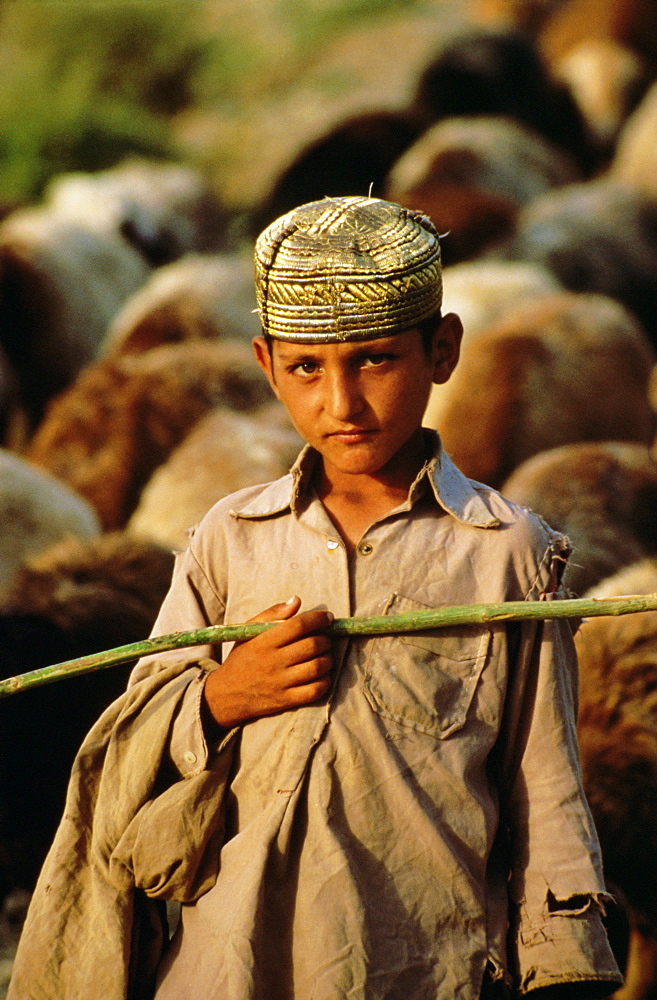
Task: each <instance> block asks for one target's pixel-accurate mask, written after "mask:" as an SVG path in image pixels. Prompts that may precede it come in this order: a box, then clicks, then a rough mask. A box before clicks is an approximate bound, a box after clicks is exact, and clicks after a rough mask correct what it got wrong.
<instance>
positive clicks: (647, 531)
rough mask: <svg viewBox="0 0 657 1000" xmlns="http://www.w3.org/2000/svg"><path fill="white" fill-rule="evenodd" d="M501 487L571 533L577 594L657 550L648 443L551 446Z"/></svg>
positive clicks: (655, 485) (570, 582) (656, 493)
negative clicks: (646, 444) (645, 444)
mask: <svg viewBox="0 0 657 1000" xmlns="http://www.w3.org/2000/svg"><path fill="white" fill-rule="evenodd" d="M555 484H558V485H555ZM501 489H502V493H503V494H504V496H506V497H508V498H509V499H510V500H514V501H516V502H517V503H520V504H522V505H523V506H525V507H530V508H531V509H532V510H534V511H536V513H538V514H540V515H541V516H542V517H543V518H545V520H546V521H548V522H549V523H550V524H551V525H552V526H553V527H555V528H558V529H559V530H561V531H564V532H565V533H566V534H567V535H568V536H569V538H570V540H571V543H572V545H573V556H572V558H571V560H570V562H569V564H568V567H567V569H566V572H565V575H564V581H565V583H566V585H567V586H568V587H570V588H571V589H572V590H573V591H575V592H576V593H578V594H582V593H584V592H585V591H588V590H589V589H590V588H591V587H594V586H595V585H596V584H597V583H599V582H600V581H601V580H604V579H605V578H606V577H608V576H611V574H612V573H615V572H617V571H618V570H619V569H620V568H621V567H623V566H629V565H631V564H632V563H634V562H635V561H636V560H638V559H641V558H642V557H644V556H646V555H649V554H655V553H657V522H656V521H655V517H654V511H655V509H657V464H656V463H655V461H654V459H653V458H652V456H651V454H650V451H649V449H648V448H646V447H645V446H644V445H641V444H634V443H629V442H615V441H598V442H584V443H577V444H569V445H563V446H562V447H560V448H552V449H550V450H549V451H545V452H542V453H541V454H538V455H534V456H533V458H530V459H528V460H527V461H526V462H523V463H522V465H520V466H519V467H518V468H517V469H516V470H515V472H513V473H512V475H511V476H510V477H509V478H508V479H507V480H506V482H505V483H503V484H502V487H501Z"/></svg>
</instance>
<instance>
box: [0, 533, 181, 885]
mask: <svg viewBox="0 0 657 1000" xmlns="http://www.w3.org/2000/svg"><path fill="white" fill-rule="evenodd" d="M172 571H173V554H172V553H171V551H170V550H169V549H167V548H164V547H162V546H159V545H156V544H155V543H154V542H150V541H147V540H144V539H138V538H133V537H131V536H130V535H129V534H126V533H110V534H105V535H102V536H98V537H96V538H93V539H90V540H83V539H66V540H64V541H62V542H60V543H58V544H57V545H55V546H53V547H51V548H49V549H47V550H45V551H43V552H42V553H40V554H39V555H38V556H35V557H34V558H32V559H27V560H25V562H24V563H23V564H22V565H21V567H20V569H19V571H18V572H17V574H16V576H15V578H14V581H13V584H12V586H11V587H10V588H9V589H8V591H7V592H6V593H5V594H4V596H3V600H2V602H0V676H2V677H9V676H14V675H16V674H19V673H24V672H26V671H29V670H34V669H37V668H39V667H44V666H47V665H48V664H51V663H57V662H63V661H67V660H69V659H74V658H77V657H80V656H84V655H86V654H90V653H96V652H99V651H101V650H104V649H112V648H114V647H116V646H121V645H125V644H127V643H130V642H137V641H139V640H141V639H145V638H146V637H147V636H148V634H149V632H150V630H151V628H152V625H153V623H154V621H155V618H156V615H157V611H158V609H159V606H160V604H161V602H162V600H163V598H164V596H165V594H166V591H167V589H168V586H169V583H170V580H171V574H172ZM129 670H130V665H129V664H128V665H124V666H120V667H109V668H106V669H103V670H100V671H95V672H93V673H87V674H82V675H77V676H75V677H71V678H64V679H61V680H58V681H57V682H55V683H50V684H47V685H45V686H43V687H36V688H32V689H29V690H26V691H22V692H19V693H17V694H14V695H12V696H11V697H9V698H4V699H2V700H1V701H0V895H3V896H4V895H5V894H6V893H7V892H9V891H11V890H15V889H24V890H27V891H31V889H32V888H33V886H34V882H35V879H36V876H37V874H38V872H39V869H40V867H41V864H42V863H43V860H44V858H45V853H46V851H47V848H48V846H49V844H50V842H51V840H52V837H53V834H54V831H55V828H56V825H57V822H58V820H59V818H60V816H61V810H62V808H63V804H64V796H65V792H66V786H67V781H68V776H69V773H70V769H71V765H72V763H73V757H74V755H75V753H76V751H77V749H78V747H79V746H80V744H81V742H82V739H83V737H84V735H85V733H86V732H87V731H88V729H89V728H90V727H91V725H92V724H93V722H94V721H95V720H96V718H97V717H98V716H99V715H100V714H101V712H102V711H103V710H104V709H105V707H106V706H107V705H108V704H109V703H110V702H111V701H112V700H113V699H114V698H116V697H118V696H119V695H120V694H121V693H122V691H123V690H124V689H125V685H126V682H127V677H128V673H129Z"/></svg>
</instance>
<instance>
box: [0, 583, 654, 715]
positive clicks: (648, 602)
mask: <svg viewBox="0 0 657 1000" xmlns="http://www.w3.org/2000/svg"><path fill="white" fill-rule="evenodd" d="M638 611H657V594H639V595H637V596H632V597H610V598H606V599H598V598H586V597H582V598H576V599H573V600H564V601H508V602H507V603H503V604H464V605H455V606H452V607H444V608H431V609H429V610H427V611H414V612H412V613H410V614H406V615H383V616H381V617H378V618H336V619H335V621H334V622H333V624H332V625H330V626H329V628H327V629H326V632H327V634H328V635H332V636H350V635H396V634H400V633H404V632H421V631H423V630H426V629H430V628H432V629H433V628H445V627H447V626H450V625H481V624H485V623H486V622H499V621H528V620H532V619H533V620H538V621H546V620H548V619H555V618H593V617H599V616H601V615H629V614H634V613H636V612H638ZM276 624H277V623H276V622H251V623H248V624H245V625H211V626H209V627H208V628H199V629H192V630H191V631H190V632H173V633H171V634H170V635H161V636H156V637H155V638H154V639H144V640H143V641H141V642H132V643H130V644H129V645H127V646H118V647H117V648H116V649H108V650H106V651H105V652H103V653H92V654H91V655H89V656H81V657H79V658H78V659H76V660H66V662H64V663H55V664H54V665H53V666H51V667H41V668H39V669H38V670H31V671H30V672H29V673H27V674H19V675H18V676H17V677H8V678H6V679H5V680H2V681H0V698H4V697H6V696H7V695H10V694H15V693H16V692H17V691H24V690H26V689H28V688H31V687H36V686H38V685H41V684H49V683H51V682H52V681H56V680H59V679H60V678H61V677H71V676H73V675H74V674H86V673H89V672H90V671H92V670H101V669H103V668H105V667H113V666H116V665H118V664H119V663H126V662H128V661H129V660H135V659H137V658H138V657H140V656H148V655H150V654H153V653H163V652H166V651H167V650H170V649H184V648H186V647H190V646H200V645H204V644H212V643H219V642H236V641H238V640H243V639H252V638H253V637H254V636H256V635H260V633H261V632H264V631H265V629H268V628H271V627H272V626H273V625H276Z"/></svg>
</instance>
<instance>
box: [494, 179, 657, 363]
mask: <svg viewBox="0 0 657 1000" xmlns="http://www.w3.org/2000/svg"><path fill="white" fill-rule="evenodd" d="M500 252H501V255H502V256H506V257H508V258H510V259H513V260H522V261H530V262H533V263H536V264H541V265H543V266H544V267H547V268H549V269H550V270H551V271H553V273H554V274H555V275H556V277H557V278H558V280H559V281H560V282H561V284H562V285H563V286H564V287H565V288H568V289H570V290H571V291H574V292H597V293H599V294H601V295H607V296H609V297H610V298H613V299H617V300H618V301H619V302H622V303H623V305H625V306H626V307H627V308H628V309H630V310H631V311H632V312H633V313H634V314H635V316H636V317H637V318H638V319H639V321H640V322H641V323H642V324H643V326H644V327H645V330H646V332H647V333H648V336H649V337H650V338H651V340H652V341H653V343H655V344H657V202H651V201H650V200H648V199H647V198H646V197H645V196H642V195H641V194H640V193H639V192H637V191H633V190H631V189H628V188H627V187H625V186H623V185H621V184H618V183H615V182H613V181H610V180H605V179H601V180H598V181H594V182H587V183H585V184H573V185H567V186H566V187H564V188H560V189H558V190H554V191H550V192H548V193H547V194H545V195H542V196H541V197H540V198H538V199H537V200H536V201H535V202H533V203H532V204H531V205H528V206H527V207H526V208H525V209H523V210H522V211H521V212H520V214H519V216H518V220H517V228H516V232H515V235H514V237H513V238H512V239H511V241H510V245H509V246H508V247H506V248H505V249H504V250H501V251H500Z"/></svg>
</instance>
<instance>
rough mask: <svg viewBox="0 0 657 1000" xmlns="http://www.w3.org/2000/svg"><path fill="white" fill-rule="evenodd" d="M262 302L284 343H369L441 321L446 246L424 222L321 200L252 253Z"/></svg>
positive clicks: (375, 204) (270, 328)
mask: <svg viewBox="0 0 657 1000" xmlns="http://www.w3.org/2000/svg"><path fill="white" fill-rule="evenodd" d="M255 265H256V298H257V302H258V313H259V314H260V319H261V322H262V327H263V330H264V331H265V333H268V334H269V335H270V336H272V337H274V338H276V339H277V340H289V341H295V340H299V341H304V342H306V343H327V342H335V341H343V340H370V339H374V338H376V337H385V336H389V335H390V334H391V333H398V332H401V331H402V330H408V329H410V328H411V327H413V326H417V324H418V323H421V322H422V321H423V320H425V319H428V318H429V317H430V316H433V315H435V314H436V313H438V312H439V311H440V306H441V303H442V269H441V264H440V242H439V239H438V233H437V232H436V229H435V228H434V226H433V223H432V222H431V220H430V219H428V218H427V216H425V215H422V214H421V213H419V212H414V211H412V210H411V209H407V208H402V206H401V205H396V204H394V202H390V201H382V200H381V199H379V198H357V197H344V198H324V199H323V200H322V201H313V202H310V203H309V204H307V205H302V206H301V207H300V208H295V209H293V210H292V211H291V212H288V213H287V215H283V216H281V218H280V219H277V220H276V221H275V222H272V224H271V225H270V226H268V227H267V228H266V229H265V230H264V232H262V233H261V234H260V236H259V237H258V239H257V241H256V246H255Z"/></svg>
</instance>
